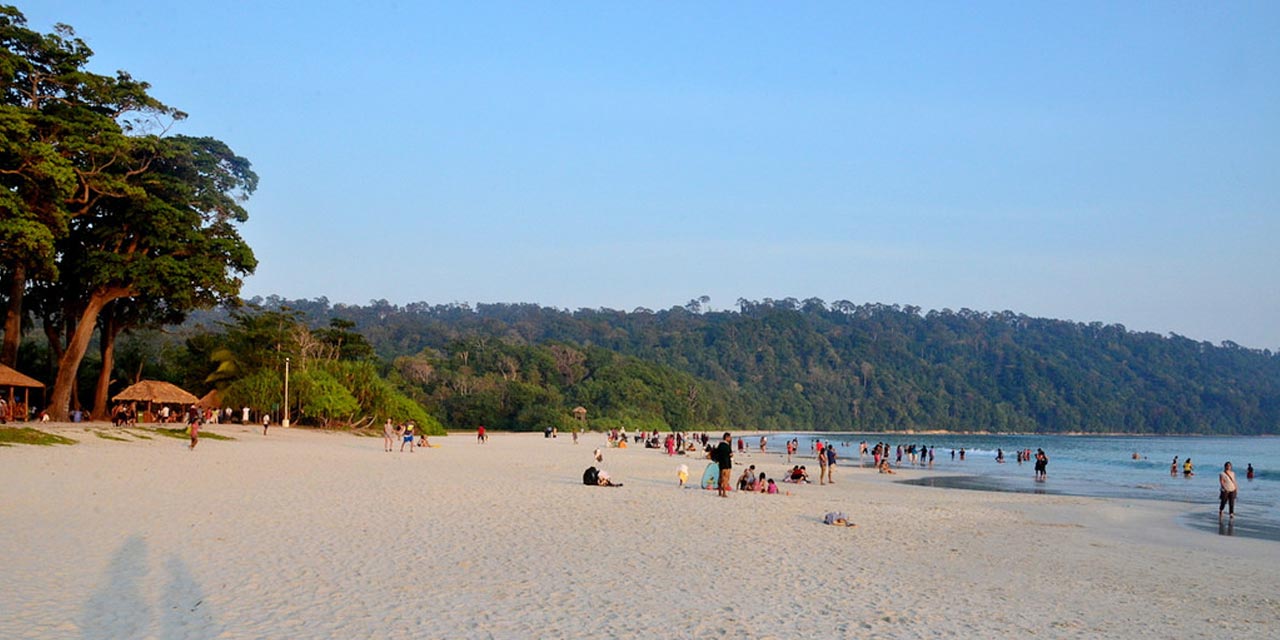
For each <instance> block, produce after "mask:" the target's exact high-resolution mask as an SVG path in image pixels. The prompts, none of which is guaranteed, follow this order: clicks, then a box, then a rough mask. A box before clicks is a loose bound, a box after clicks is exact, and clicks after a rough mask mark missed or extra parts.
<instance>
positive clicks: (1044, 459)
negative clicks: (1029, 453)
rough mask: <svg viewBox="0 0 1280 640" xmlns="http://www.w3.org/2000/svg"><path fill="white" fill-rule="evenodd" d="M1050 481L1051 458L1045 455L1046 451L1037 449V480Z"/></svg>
mask: <svg viewBox="0 0 1280 640" xmlns="http://www.w3.org/2000/svg"><path fill="white" fill-rule="evenodd" d="M1048 479H1049V456H1048V455H1046V454H1045V452H1044V449H1036V480H1040V481H1041V482H1043V481H1045V480H1048Z"/></svg>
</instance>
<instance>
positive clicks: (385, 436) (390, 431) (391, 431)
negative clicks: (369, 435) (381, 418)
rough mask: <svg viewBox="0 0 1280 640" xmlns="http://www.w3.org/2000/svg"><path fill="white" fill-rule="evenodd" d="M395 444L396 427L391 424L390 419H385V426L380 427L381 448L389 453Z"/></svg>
mask: <svg viewBox="0 0 1280 640" xmlns="http://www.w3.org/2000/svg"><path fill="white" fill-rule="evenodd" d="M395 443H396V425H395V423H393V422H391V418H387V422H386V424H384V425H382V448H383V449H385V450H386V451H387V453H390V452H391V447H393V446H395Z"/></svg>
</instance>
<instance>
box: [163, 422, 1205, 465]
mask: <svg viewBox="0 0 1280 640" xmlns="http://www.w3.org/2000/svg"><path fill="white" fill-rule="evenodd" d="M187 433H188V434H189V435H190V436H191V444H190V445H188V446H187V450H189V451H195V450H196V445H197V444H199V443H200V414H199V412H192V414H191V419H190V422H188V424H187ZM1227 464H1231V463H1227Z"/></svg>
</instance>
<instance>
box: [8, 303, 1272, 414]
mask: <svg viewBox="0 0 1280 640" xmlns="http://www.w3.org/2000/svg"><path fill="white" fill-rule="evenodd" d="M120 344H121V349H120V353H119V354H118V356H117V358H116V366H117V367H120V370H118V371H117V372H116V373H115V377H117V378H119V379H132V378H135V377H138V375H141V376H143V377H151V378H161V379H167V380H171V381H174V382H177V383H179V384H182V385H185V386H186V387H187V388H191V389H193V390H201V391H202V390H204V389H208V388H212V387H214V386H221V387H222V388H224V389H226V390H228V393H229V394H230V395H232V396H234V397H237V398H252V403H254V406H266V405H269V404H278V402H279V397H280V391H279V390H280V385H281V383H282V380H281V379H280V373H281V371H280V370H281V366H280V365H281V361H282V359H283V358H284V357H290V358H291V359H292V362H293V363H294V366H295V367H301V370H303V371H306V372H308V373H306V374H305V377H304V379H305V380H306V382H305V383H304V384H303V386H300V387H297V388H298V391H297V393H296V397H294V398H293V399H292V400H291V402H292V403H293V404H294V405H295V406H294V411H295V412H296V414H297V415H299V416H301V419H302V420H304V421H306V422H309V423H312V424H327V423H331V422H332V423H334V424H342V425H352V424H356V425H359V424H362V420H363V421H364V422H363V423H367V422H368V420H370V419H372V418H373V417H374V416H375V414H376V415H377V416H382V415H388V414H389V412H390V413H394V412H396V411H399V412H405V411H408V410H409V409H410V405H412V407H413V408H416V409H418V410H419V411H421V412H423V413H425V414H426V415H425V416H424V415H422V414H420V413H414V414H413V415H414V417H415V419H417V420H419V421H420V422H421V423H422V424H426V425H430V426H431V427H432V428H433V429H435V428H439V427H447V428H454V429H469V428H473V427H474V426H475V425H477V424H484V425H486V426H489V427H492V428H498V429H511V430H541V429H544V428H546V427H551V426H555V427H558V428H562V429H563V428H568V427H570V426H572V424H573V423H572V419H571V412H572V409H573V408H574V407H577V406H582V407H584V408H586V409H587V410H588V415H589V424H590V427H591V428H595V429H604V428H611V427H626V428H628V429H631V430H636V429H660V430H667V429H719V428H735V429H737V428H751V429H770V430H784V429H806V430H809V429H811V430H820V431H849V430H857V431H902V430H925V429H929V430H932V429H940V430H951V431H989V432H1006V433H1007V432H1023V433H1028V432H1035V433H1120V432H1123V433H1138V434H1274V433H1277V432H1278V431H1280V429H1278V428H1277V425H1280V357H1278V356H1277V354H1274V353H1272V352H1270V351H1268V350H1254V349H1246V348H1243V347H1240V346H1238V345H1235V344H1231V343H1225V344H1222V345H1212V344H1209V343H1207V342H1197V341H1194V340H1190V339H1188V338H1184V337H1180V336H1176V335H1170V336H1161V335H1157V334H1152V333H1141V332H1132V331H1129V330H1127V329H1126V328H1125V327H1123V326H1120V325H1114V324H1112V325H1106V324H1102V323H1092V324H1081V323H1074V322H1066V321H1060V320H1049V319H1040V318H1031V317H1027V316H1025V315H1019V314H1015V313H1011V312H1002V313H980V312H974V311H970V310H960V311H949V310H943V311H930V312H923V311H922V310H921V309H919V308H916V307H910V306H898V305H883V304H863V305H854V304H852V303H849V302H845V301H840V302H835V303H830V304H828V303H825V302H823V301H821V300H817V299H807V300H803V301H800V300H796V299H783V300H764V301H747V300H740V301H739V303H738V309H736V310H733V311H705V310H703V309H702V308H701V304H700V303H699V302H698V301H692V302H690V303H689V304H687V305H684V306H677V307H673V308H671V309H667V310H661V311H651V310H648V309H637V310H634V311H631V312H623V311H615V310H609V309H594V310H593V309H581V310H578V311H573V312H570V311H566V310H560V309H554V308H548V307H542V306H538V305H532V304H482V305H477V306H475V307H472V306H469V305H465V304H447V305H428V304H425V303H417V304H410V305H405V306H397V305H392V304H389V303H387V302H385V301H377V302H373V303H370V304H369V305H366V306H354V305H341V304H339V305H331V304H330V303H329V302H328V301H327V300H325V299H317V300H285V299H282V298H278V297H274V296H273V297H270V298H267V299H261V298H255V299H252V300H250V301H248V305H247V306H246V307H244V308H241V309H239V310H235V311H230V310H227V309H226V308H220V309H214V310H211V311H199V312H195V313H193V314H192V316H191V317H190V319H189V320H188V321H187V322H186V323H185V324H183V325H181V326H178V327H175V328H169V329H167V330H165V331H163V332H162V331H159V330H154V329H152V330H142V331H135V332H133V333H131V334H130V335H129V336H126V337H124V338H122V339H121V341H120ZM24 346H29V348H24V353H25V354H29V355H30V356H32V364H33V365H34V366H36V367H37V368H38V366H39V363H38V360H39V354H40V353H41V349H40V348H39V346H38V340H37V341H34V342H32V343H30V344H29V345H24ZM233 353H241V354H247V356H246V357H248V358H249V360H244V361H242V358H238V357H231V354H233ZM93 366H94V365H93V363H89V364H88V365H87V366H86V370H87V371H88V372H90V373H89V374H88V375H86V379H85V384H86V385H88V384H89V382H90V381H91V380H92V379H94V376H93V375H91V372H92V371H93ZM219 366H220V367H221V368H218V367H219ZM295 370H297V369H295ZM219 372H220V373H219ZM357 381H358V382H357ZM352 388H363V389H373V390H372V391H370V390H366V391H364V392H359V393H352V392H350V391H346V390H348V389H352ZM254 394H256V395H254ZM349 396H350V397H349ZM371 397H378V398H380V399H379V400H378V401H377V402H371V401H370V398H371ZM392 397H395V398H400V399H398V400H396V401H395V402H397V403H399V404H394V405H393V404H391V402H392V401H391V400H387V399H385V398H392ZM406 399H407V400H408V401H409V402H405V400H406ZM437 425H438V426H437Z"/></svg>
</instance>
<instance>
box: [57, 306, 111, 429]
mask: <svg viewBox="0 0 1280 640" xmlns="http://www.w3.org/2000/svg"><path fill="white" fill-rule="evenodd" d="M129 293H130V291H129V290H128V289H127V288H125V287H113V288H109V289H98V290H97V291H94V292H93V293H92V294H90V295H89V301H88V303H86V304H85V306H84V310H83V311H81V312H80V318H79V319H78V320H77V322H76V329H75V332H73V333H72V334H71V340H70V342H69V343H68V344H67V348H66V351H64V352H63V353H62V357H61V358H58V377H57V378H55V379H54V381H53V394H52V395H51V396H50V398H49V408H48V411H49V417H50V418H51V419H53V420H57V421H62V422H65V421H66V420H67V417H68V415H69V414H70V413H71V389H72V387H74V386H75V384H76V374H78V373H79V372H80V361H81V360H83V359H84V353H85V351H88V350H89V339H90V338H92V337H93V330H94V327H96V326H97V323H98V314H99V313H101V312H102V307H104V306H106V304H107V303H108V302H111V301H112V300H116V299H118V298H123V297H125V296H128V295H129Z"/></svg>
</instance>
